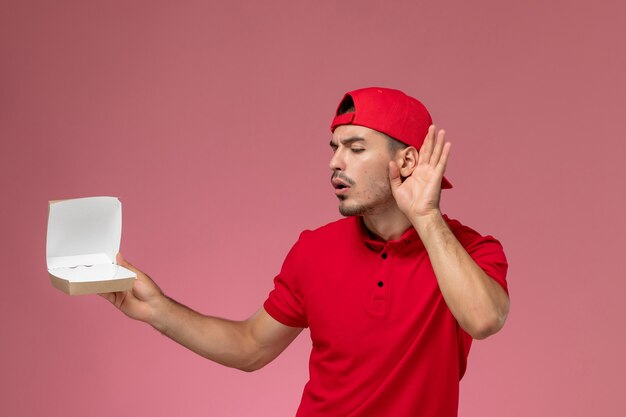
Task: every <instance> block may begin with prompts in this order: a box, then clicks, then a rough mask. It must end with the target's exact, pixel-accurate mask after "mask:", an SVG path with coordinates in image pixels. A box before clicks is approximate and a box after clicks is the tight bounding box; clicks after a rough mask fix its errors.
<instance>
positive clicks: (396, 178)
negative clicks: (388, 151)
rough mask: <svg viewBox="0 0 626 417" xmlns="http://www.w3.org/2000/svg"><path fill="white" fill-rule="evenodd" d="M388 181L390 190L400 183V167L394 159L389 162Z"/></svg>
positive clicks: (396, 187)
mask: <svg viewBox="0 0 626 417" xmlns="http://www.w3.org/2000/svg"><path fill="white" fill-rule="evenodd" d="M389 182H390V183H391V190H392V191H393V190H396V189H398V187H400V186H401V185H402V178H401V177H400V168H398V164H396V162H395V161H390V162H389Z"/></svg>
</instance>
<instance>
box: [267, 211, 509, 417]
mask: <svg viewBox="0 0 626 417" xmlns="http://www.w3.org/2000/svg"><path fill="white" fill-rule="evenodd" d="M444 219H445V220H446V222H447V223H448V226H449V227H450V229H451V230H452V232H453V233H454V235H455V236H456V237H457V239H458V240H459V241H460V242H461V244H462V245H463V246H464V247H465V249H466V250H467V252H468V253H469V254H470V255H471V257H472V258H473V259H474V261H475V262H476V263H477V264H478V265H479V266H480V267H481V268H482V269H483V270H484V271H485V272H486V273H487V274H488V275H489V276H491V277H492V278H493V279H495V280H496V281H497V282H498V283H499V284H501V285H502V287H503V288H504V289H505V290H507V285H506V279H505V277H506V271H507V261H506V257H505V255H504V252H503V250H502V246H501V245H500V243H499V242H498V241H497V240H496V239H494V238H493V237H491V236H485V237H483V236H481V235H479V234H478V233H477V232H475V231H474V230H472V229H470V228H469V227H466V226H463V225H461V223H459V222H458V221H456V220H451V219H449V218H448V217H447V216H444ZM274 285H275V288H274V290H273V291H272V292H271V293H270V294H269V297H268V299H267V300H266V302H265V304H264V307H265V310H266V311H267V312H268V313H269V314H270V315H271V316H272V317H274V318H275V319H276V320H278V321H279V322H281V323H283V324H285V325H287V326H293V327H310V330H311V339H312V342H313V347H312V351H311V358H310V364H309V371H310V379H309V382H308V383H307V384H306V386H305V388H304V392H303V394H302V401H301V403H300V407H299V409H298V413H297V416H301V417H304V416H306V417H312V416H324V417H331V416H338V417H339V416H341V417H346V416H351V417H356V416H365V417H375V416H394V417H403V416H407V417H408V416H419V417H426V416H432V417H452V416H456V415H457V410H458V396H459V380H460V378H461V377H462V376H463V374H464V373H465V368H466V360H467V355H468V353H469V349H470V345H471V342H472V338H471V337H470V336H469V335H468V334H467V333H466V332H465V331H464V330H463V329H461V328H460V327H459V325H458V323H457V322H456V320H455V318H454V316H452V313H450V310H449V309H448V306H447V305H446V303H445V301H444V299H443V296H442V294H441V291H440V290H439V286H438V284H437V279H436V277H435V274H434V272H433V269H432V266H431V264H430V260H429V258H428V254H427V253H426V250H425V248H424V246H423V244H422V242H421V240H420V239H419V236H418V234H417V232H416V231H415V229H413V228H410V229H409V230H407V231H406V232H405V233H404V234H403V235H402V237H401V238H400V239H398V240H396V241H388V242H380V241H375V240H372V239H370V238H369V235H368V233H367V230H366V229H365V227H364V226H363V224H362V220H361V218H360V217H350V218H345V219H342V220H339V221H336V222H333V223H330V224H328V225H326V226H323V227H321V228H319V229H317V230H315V231H304V232H302V234H301V235H300V238H299V240H298V242H297V243H296V244H295V245H294V246H293V248H292V249H291V251H290V252H289V254H288V255H287V258H286V259H285V262H284V264H283V267H282V269H281V272H280V274H279V275H278V276H277V277H276V278H275V279H274ZM507 291H508V290H507Z"/></svg>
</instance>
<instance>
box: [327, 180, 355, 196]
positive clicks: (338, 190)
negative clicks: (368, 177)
mask: <svg viewBox="0 0 626 417" xmlns="http://www.w3.org/2000/svg"><path fill="white" fill-rule="evenodd" d="M330 182H331V184H332V185H333V188H334V189H335V195H337V196H340V195H344V194H346V193H347V192H348V191H349V190H350V184H348V183H347V182H346V181H344V180H342V179H340V178H333V179H331V181H330Z"/></svg>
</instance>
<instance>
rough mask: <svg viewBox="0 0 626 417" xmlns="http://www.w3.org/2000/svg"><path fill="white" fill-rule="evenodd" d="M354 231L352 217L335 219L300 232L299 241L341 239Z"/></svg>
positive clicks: (318, 241) (317, 241)
mask: <svg viewBox="0 0 626 417" xmlns="http://www.w3.org/2000/svg"><path fill="white" fill-rule="evenodd" d="M355 231H356V221H355V218H353V217H346V218H342V219H339V220H335V221H333V222H330V223H328V224H325V225H323V226H320V227H318V228H317V229H312V230H304V231H302V233H300V237H299V239H298V241H299V242H301V243H305V244H315V243H325V242H328V241H329V240H333V241H336V240H341V239H344V238H346V237H348V236H350V235H353V234H354V233H355Z"/></svg>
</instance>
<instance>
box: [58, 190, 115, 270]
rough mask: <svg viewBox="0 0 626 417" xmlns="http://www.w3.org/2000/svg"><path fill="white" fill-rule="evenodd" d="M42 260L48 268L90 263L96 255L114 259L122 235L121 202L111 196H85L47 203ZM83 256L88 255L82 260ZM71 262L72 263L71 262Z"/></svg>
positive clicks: (113, 261)
mask: <svg viewBox="0 0 626 417" xmlns="http://www.w3.org/2000/svg"><path fill="white" fill-rule="evenodd" d="M49 208H50V211H49V216H48V234H47V242H46V261H47V265H48V269H51V268H59V267H74V266H78V265H94V264H95V262H94V263H89V262H92V260H90V259H91V258H89V257H90V256H91V257H93V255H100V256H99V257H98V258H99V259H101V260H103V259H104V258H106V259H107V260H108V261H107V262H108V263H109V265H112V264H114V263H115V255H116V254H117V252H119V249H120V240H121V237H122V203H120V201H119V200H118V199H117V198H115V197H87V198H77V199H72V200H62V201H55V202H51V203H50V206H49ZM85 257H87V258H88V259H87V260H86V259H85ZM72 262H74V263H75V264H73V265H72V264H71V263H72Z"/></svg>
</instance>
